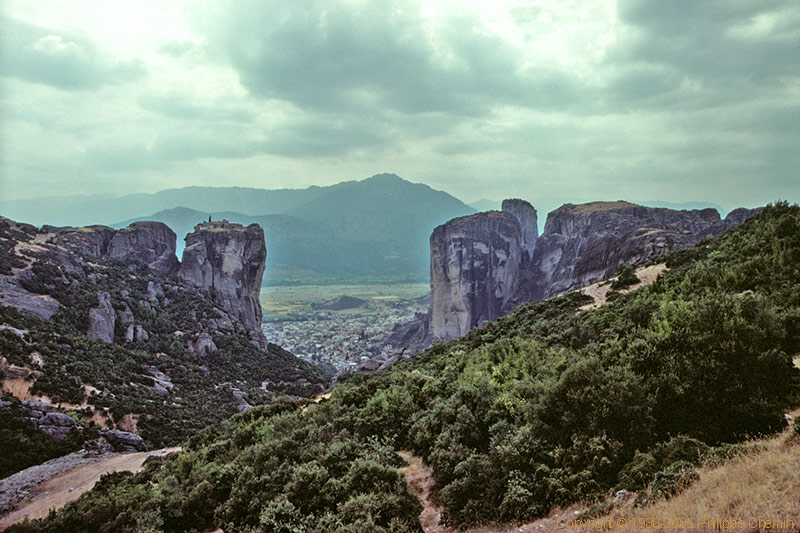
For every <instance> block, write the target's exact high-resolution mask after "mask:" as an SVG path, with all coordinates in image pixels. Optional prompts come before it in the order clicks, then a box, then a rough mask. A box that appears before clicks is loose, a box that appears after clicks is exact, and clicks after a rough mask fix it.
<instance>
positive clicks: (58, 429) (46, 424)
mask: <svg viewBox="0 0 800 533" xmlns="http://www.w3.org/2000/svg"><path fill="white" fill-rule="evenodd" d="M77 426H78V423H77V422H76V421H75V419H74V418H72V417H70V416H69V415H66V414H64V413H58V412H50V413H47V414H46V415H44V416H43V417H41V418H40V419H39V420H38V423H37V424H36V429H38V430H39V431H41V432H42V433H45V434H46V435H50V436H51V437H53V438H54V439H56V440H63V439H65V438H66V437H67V436H68V435H69V434H70V433H71V432H72V430H73V429H75V428H76V427H77Z"/></svg>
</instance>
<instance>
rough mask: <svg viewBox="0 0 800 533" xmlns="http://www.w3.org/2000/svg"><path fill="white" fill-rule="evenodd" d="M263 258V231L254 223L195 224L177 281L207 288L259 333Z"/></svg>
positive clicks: (264, 253) (265, 257)
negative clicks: (247, 224) (245, 224)
mask: <svg viewBox="0 0 800 533" xmlns="http://www.w3.org/2000/svg"><path fill="white" fill-rule="evenodd" d="M266 259H267V247H266V245H265V243H264V231H263V230H262V229H261V226H259V225H258V224H250V225H249V226H247V227H246V228H245V227H244V226H242V225H241V224H231V223H229V222H227V221H222V222H208V223H204V224H199V225H197V226H195V231H194V232H193V233H190V234H189V235H187V236H186V248H185V249H184V251H183V261H181V271H180V277H181V282H182V283H183V284H184V285H186V286H189V287H195V288H198V289H201V290H207V291H211V292H212V293H213V294H215V298H216V301H217V302H218V303H219V304H220V305H222V307H223V308H224V309H225V310H226V311H228V312H229V313H230V314H231V315H232V316H233V317H235V318H236V319H238V320H239V321H240V322H242V323H243V324H244V325H245V326H247V327H248V328H251V329H252V330H253V331H256V332H257V334H261V303H260V302H259V294H260V292H261V278H262V276H263V274H264V267H265V262H266ZM212 289H213V291H212ZM261 337H262V338H263V335H261Z"/></svg>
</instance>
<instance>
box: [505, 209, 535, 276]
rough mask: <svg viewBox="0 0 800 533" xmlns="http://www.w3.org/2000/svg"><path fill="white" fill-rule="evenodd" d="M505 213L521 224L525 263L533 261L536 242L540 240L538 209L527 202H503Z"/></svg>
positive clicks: (521, 242)
mask: <svg viewBox="0 0 800 533" xmlns="http://www.w3.org/2000/svg"><path fill="white" fill-rule="evenodd" d="M503 213H508V214H510V215H513V216H514V218H516V219H517V222H519V229H520V247H521V248H522V252H523V255H522V260H523V262H526V261H527V262H531V261H533V254H534V252H535V251H536V241H537V240H538V238H539V224H538V220H537V215H536V209H534V208H533V206H532V205H531V204H530V203H528V202H526V201H525V200H519V199H516V198H515V199H511V200H503Z"/></svg>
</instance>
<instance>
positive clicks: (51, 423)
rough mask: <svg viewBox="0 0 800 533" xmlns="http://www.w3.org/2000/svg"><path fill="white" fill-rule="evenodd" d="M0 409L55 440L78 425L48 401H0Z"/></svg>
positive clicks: (60, 438)
mask: <svg viewBox="0 0 800 533" xmlns="http://www.w3.org/2000/svg"><path fill="white" fill-rule="evenodd" d="M0 411H4V412H10V413H13V414H15V416H18V417H20V418H21V419H22V420H24V421H25V422H28V423H29V424H31V425H33V427H35V428H36V429H37V430H39V431H41V432H42V433H44V434H46V435H49V436H51V437H53V438H54V439H56V440H64V439H65V438H67V436H68V435H69V434H70V433H72V431H73V430H75V429H76V428H77V427H78V422H76V421H75V419H74V418H72V417H71V416H69V415H67V414H65V413H61V412H58V411H56V410H55V407H54V406H52V405H51V404H49V403H44V402H37V401H33V400H25V401H23V402H20V403H19V404H18V405H16V406H15V404H14V403H13V402H9V401H4V402H0Z"/></svg>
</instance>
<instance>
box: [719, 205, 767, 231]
mask: <svg viewBox="0 0 800 533" xmlns="http://www.w3.org/2000/svg"><path fill="white" fill-rule="evenodd" d="M762 209H763V207H757V208H755V209H747V208H745V207H739V208H738V209H734V210H733V211H731V212H730V213H728V215H727V216H726V217H725V221H724V222H725V226H726V227H728V228H729V227H731V226H736V225H737V224H742V223H744V221H745V220H747V219H748V218H750V217H751V216H753V215H755V214H756V213H760V212H761V210H762Z"/></svg>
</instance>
